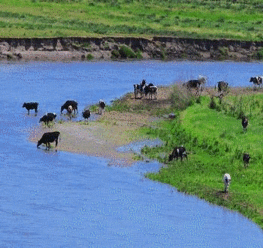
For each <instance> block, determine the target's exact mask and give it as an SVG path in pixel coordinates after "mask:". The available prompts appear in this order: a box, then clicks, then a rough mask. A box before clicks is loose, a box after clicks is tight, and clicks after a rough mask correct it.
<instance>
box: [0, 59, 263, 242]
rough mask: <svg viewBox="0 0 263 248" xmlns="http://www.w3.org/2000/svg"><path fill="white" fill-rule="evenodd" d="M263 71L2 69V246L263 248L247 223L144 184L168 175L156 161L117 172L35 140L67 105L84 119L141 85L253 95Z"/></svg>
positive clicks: (100, 65) (221, 66)
mask: <svg viewBox="0 0 263 248" xmlns="http://www.w3.org/2000/svg"><path fill="white" fill-rule="evenodd" d="M262 69H263V64H262V63H236V62H189V61H180V62H175V61H174V62H158V61H143V62H70V63H54V62H27V63H11V62H10V63H1V64H0V72H1V73H0V82H1V83H0V91H1V98H0V106H1V108H0V133H1V139H0V247H222V246H224V247H263V232H262V230H261V229H260V228H259V227H258V226H257V225H256V224H255V223H253V222H251V221H250V220H248V219H247V218H245V217H243V216H242V215H240V214H238V213H236V212H232V211H229V210H227V209H224V208H222V207H218V206H214V205H211V204H209V203H207V202H205V201H203V200H200V199H198V198H196V197H192V196H188V195H185V194H182V193H179V192H177V191H176V189H175V188H172V187H170V186H168V185H164V184H161V183H157V182H152V181H150V180H148V179H146V178H145V177H144V173H145V172H148V171H158V169H159V168H160V166H161V165H160V164H159V163H158V162H156V161H150V162H148V163H145V162H138V163H136V164H134V165H133V166H131V167H118V166H109V163H108V162H109V161H108V160H107V159H105V158H100V157H88V156H83V155H77V154H71V153H67V152H55V151H52V150H51V151H45V150H44V149H37V148H36V144H35V143H32V142H30V141H28V137H29V130H30V128H33V127H35V126H37V125H39V118H40V117H41V116H42V114H44V113H46V112H56V113H59V111H60V106H61V105H62V104H63V103H64V102H65V101H66V100H68V99H74V100H76V101H78V102H79V110H80V111H79V112H80V113H81V111H82V110H83V109H84V108H85V107H86V106H89V105H91V104H95V103H97V102H98V101H99V99H104V100H105V101H106V102H107V104H110V102H111V101H112V100H113V99H115V98H119V97H121V96H122V95H124V94H125V93H127V92H131V91H133V84H135V83H140V82H141V80H142V79H146V81H147V82H149V83H150V82H152V83H154V84H156V85H157V86H158V85H170V84H172V83H175V82H184V81H187V80H189V79H196V78H198V76H199V75H203V76H206V77H207V79H208V81H207V85H208V86H214V85H215V84H216V82H218V81H220V80H225V81H227V82H229V84H230V86H232V87H236V86H244V87H249V86H252V85H251V83H249V78H250V77H251V76H257V75H261V74H262V72H263V70H262ZM29 101H37V102H39V112H38V115H37V116H35V114H34V113H31V114H30V115H27V111H26V109H23V108H22V104H23V103H24V102H29ZM61 142H63V141H61ZM219 176H220V177H221V175H219ZM222 187H223V185H222Z"/></svg>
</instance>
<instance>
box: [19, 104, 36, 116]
mask: <svg viewBox="0 0 263 248" xmlns="http://www.w3.org/2000/svg"><path fill="white" fill-rule="evenodd" d="M22 108H26V109H27V111H28V114H29V111H30V109H34V110H35V113H37V108H38V102H24V104H23V106H22Z"/></svg>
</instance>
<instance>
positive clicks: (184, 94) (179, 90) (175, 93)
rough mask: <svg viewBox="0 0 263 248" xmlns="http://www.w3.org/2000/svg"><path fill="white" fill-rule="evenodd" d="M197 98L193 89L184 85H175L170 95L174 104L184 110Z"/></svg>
mask: <svg viewBox="0 0 263 248" xmlns="http://www.w3.org/2000/svg"><path fill="white" fill-rule="evenodd" d="M196 98H197V97H196V96H194V95H193V94H192V93H191V91H189V90H188V89H187V88H186V87H183V86H182V85H175V86H174V87H173V89H172V93H171V96H170V100H171V103H172V106H173V107H174V108H176V109H178V110H184V109H186V108H187V107H188V106H191V105H193V103H194V102H195V101H196Z"/></svg>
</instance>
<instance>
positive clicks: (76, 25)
mask: <svg viewBox="0 0 263 248" xmlns="http://www.w3.org/2000/svg"><path fill="white" fill-rule="evenodd" d="M262 7H263V1H262V0H261V1H259V0H250V1H245V0H239V1H237V2H236V3H233V2H232V1H226V0H221V1H215V0H213V1H212V0H202V1H201V0H191V1H190V0H189V1H182V0H166V1H157V0H151V1H149V0H141V1H138V0H100V1H93V0H78V1H77V0H76V1H73V0H13V1H9V0H2V1H1V3H0V9H1V11H0V28H1V31H0V37H69V36H92V37H94V36H95V37H98V36H134V37H138V36H139V37H152V36H156V35H157V36H158V35H160V36H163V35H168V36H178V37H192V38H209V39H215V38H231V39H238V40H255V41H259V40H262V38H263V25H262V24H263V21H262V20H263V13H262V11H261V9H262Z"/></svg>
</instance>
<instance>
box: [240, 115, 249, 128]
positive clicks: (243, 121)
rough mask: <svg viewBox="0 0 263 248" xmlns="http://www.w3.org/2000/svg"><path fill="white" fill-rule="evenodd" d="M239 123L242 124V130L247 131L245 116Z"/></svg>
mask: <svg viewBox="0 0 263 248" xmlns="http://www.w3.org/2000/svg"><path fill="white" fill-rule="evenodd" d="M241 123H242V126H243V130H244V131H246V130H247V125H248V119H247V118H246V117H245V116H243V117H242V122H241Z"/></svg>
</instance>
